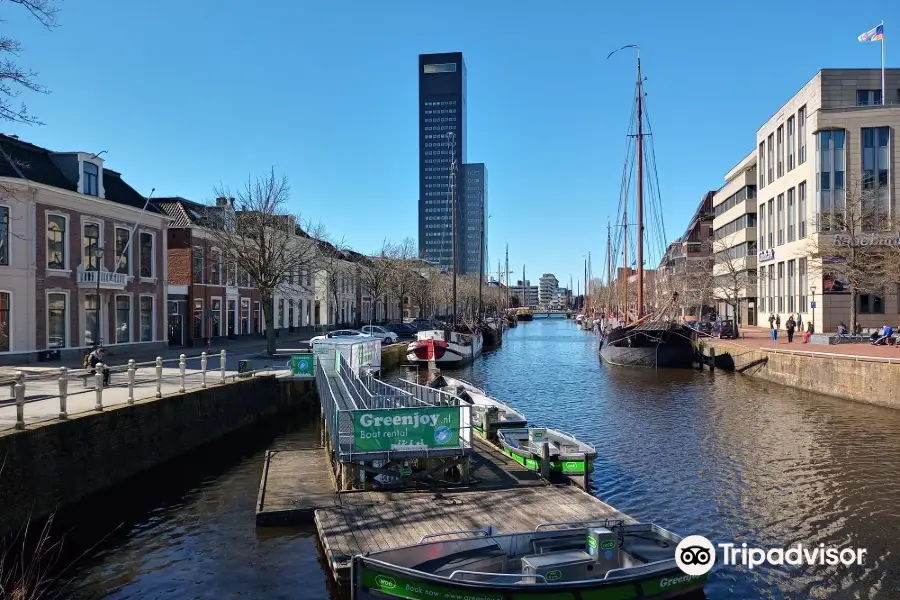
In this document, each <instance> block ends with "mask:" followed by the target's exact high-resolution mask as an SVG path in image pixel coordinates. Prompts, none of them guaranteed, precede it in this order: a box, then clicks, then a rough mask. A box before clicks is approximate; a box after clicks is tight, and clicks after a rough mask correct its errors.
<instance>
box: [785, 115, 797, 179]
mask: <svg viewBox="0 0 900 600" xmlns="http://www.w3.org/2000/svg"><path fill="white" fill-rule="evenodd" d="M795 125H796V122H795V117H794V116H791V117H789V118H788V120H787V170H788V171H790V170H791V169H793V168H794V137H795V136H794V127H795Z"/></svg>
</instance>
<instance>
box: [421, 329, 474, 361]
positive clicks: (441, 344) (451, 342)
mask: <svg viewBox="0 0 900 600" xmlns="http://www.w3.org/2000/svg"><path fill="white" fill-rule="evenodd" d="M483 347H484V339H483V338H482V337H481V332H480V331H476V332H475V333H460V332H458V331H451V330H449V329H446V330H441V329H429V330H426V331H420V332H418V333H417V334H416V340H415V341H414V342H412V343H410V344H409V346H408V347H407V349H406V360H408V361H409V362H411V363H429V362H434V363H435V364H436V365H440V366H444V367H446V368H451V369H452V368H456V367H461V366H463V365H466V364H468V363H470V362H471V361H472V360H474V359H475V357H476V356H478V355H480V354H481V350H482V348H483Z"/></svg>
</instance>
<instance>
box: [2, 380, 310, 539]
mask: <svg viewBox="0 0 900 600" xmlns="http://www.w3.org/2000/svg"><path fill="white" fill-rule="evenodd" d="M317 404H318V402H317V399H316V395H315V391H314V384H313V382H311V381H297V380H292V379H289V378H276V377H275V376H274V375H262V376H256V377H252V378H247V379H237V380H236V381H234V382H233V383H225V384H220V385H211V386H210V387H207V388H201V389H195V390H191V391H188V392H185V393H180V394H173V395H169V396H164V397H162V398H158V399H157V398H152V399H147V400H140V401H137V402H135V403H134V404H132V405H127V404H123V405H117V406H111V407H108V408H104V409H103V410H102V411H97V412H88V413H82V414H77V415H70V416H69V417H68V418H67V419H64V420H50V421H43V422H40V423H35V424H33V425H28V427H27V428H26V429H24V430H8V431H2V432H0V506H2V507H3V510H2V511H0V536H4V535H7V534H9V533H12V532H16V531H18V530H19V529H20V528H21V527H22V526H23V525H24V524H25V523H27V522H28V521H29V520H38V519H42V518H44V517H46V516H48V515H50V514H52V513H53V512H55V511H57V510H59V509H60V508H62V507H64V506H66V505H68V504H72V503H74V502H77V501H79V500H81V499H84V498H85V497H87V496H88V495H90V494H93V493H96V492H99V491H102V490H104V489H106V488H108V487H110V486H113V485H115V484H117V483H120V482H122V481H124V480H126V479H128V478H129V477H132V476H133V475H136V474H138V473H139V472H141V471H144V470H146V469H149V468H151V467H154V466H156V465H158V464H161V463H163V462H165V461H168V460H171V459H173V458H176V457H178V456H179V455H181V454H182V453H184V452H187V451H189V450H192V449H194V448H197V447H199V446H202V445H203V444H206V443H208V442H211V441H213V440H215V439H216V438H219V437H221V436H223V435H225V434H227V433H229V432H232V431H235V430H237V429H240V428H242V427H244V426H247V425H250V424H252V423H254V422H257V421H259V420H261V419H263V418H266V417H268V416H271V415H276V414H279V413H284V412H289V411H297V410H310V411H313V410H315V407H316V406H317Z"/></svg>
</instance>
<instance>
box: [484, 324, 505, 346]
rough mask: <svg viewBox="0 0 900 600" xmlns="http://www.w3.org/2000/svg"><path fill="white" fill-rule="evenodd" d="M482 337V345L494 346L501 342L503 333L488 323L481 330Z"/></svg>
mask: <svg viewBox="0 0 900 600" xmlns="http://www.w3.org/2000/svg"><path fill="white" fill-rule="evenodd" d="M481 335H482V338H483V339H484V346H485V347H486V348H496V347H498V346H500V344H502V343H503V335H502V334H501V333H500V330H499V329H495V328H494V327H492V326H491V325H488V326H487V327H485V328H484V329H483V330H482V331H481Z"/></svg>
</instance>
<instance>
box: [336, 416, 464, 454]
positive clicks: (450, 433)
mask: <svg viewBox="0 0 900 600" xmlns="http://www.w3.org/2000/svg"><path fill="white" fill-rule="evenodd" d="M459 410H460V409H459V407H458V406H429V407H427V408H396V409H387V410H354V411H352V414H353V451H354V452H387V451H390V450H395V451H396V450H424V449H426V448H427V449H435V448H455V447H458V446H459Z"/></svg>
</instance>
